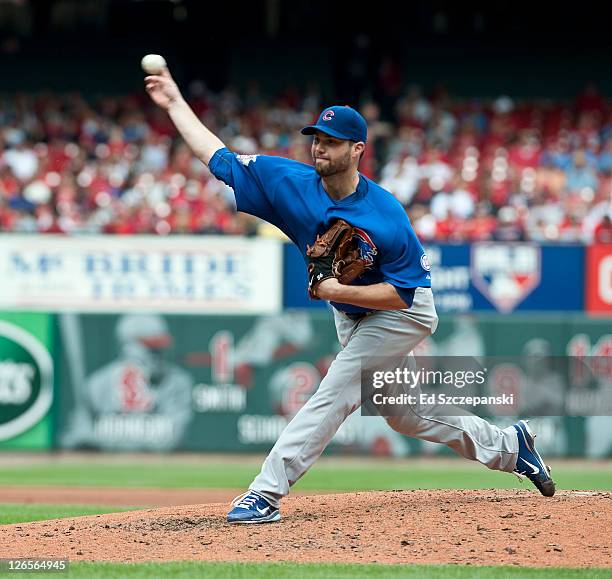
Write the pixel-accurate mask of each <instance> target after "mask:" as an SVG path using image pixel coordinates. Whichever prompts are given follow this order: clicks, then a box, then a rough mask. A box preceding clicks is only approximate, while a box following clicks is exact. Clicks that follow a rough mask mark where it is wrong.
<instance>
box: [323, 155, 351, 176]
mask: <svg viewBox="0 0 612 579" xmlns="http://www.w3.org/2000/svg"><path fill="white" fill-rule="evenodd" d="M350 166H351V155H350V153H347V154H346V155H344V156H343V157H340V158H339V159H336V160H335V161H328V162H327V163H317V162H316V161H315V171H316V172H317V173H318V174H319V175H320V176H321V177H332V176H333V175H338V174H339V173H344V172H345V171H347V170H348V169H349V167H350Z"/></svg>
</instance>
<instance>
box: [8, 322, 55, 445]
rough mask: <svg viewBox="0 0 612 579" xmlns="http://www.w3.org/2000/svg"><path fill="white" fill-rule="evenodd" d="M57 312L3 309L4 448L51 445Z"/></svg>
mask: <svg viewBox="0 0 612 579" xmlns="http://www.w3.org/2000/svg"><path fill="white" fill-rule="evenodd" d="M52 354H53V324H52V316H49V315H47V314H40V313H8V312H6V313H5V312H2V313H0V449H2V448H13V449H37V450H40V449H44V448H48V447H49V446H50V444H51V418H50V416H49V410H50V409H51V405H52V402H53V398H54V367H53V360H52Z"/></svg>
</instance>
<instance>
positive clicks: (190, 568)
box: [54, 561, 612, 579]
mask: <svg viewBox="0 0 612 579" xmlns="http://www.w3.org/2000/svg"><path fill="white" fill-rule="evenodd" d="M54 575H55V574H54ZM69 576H70V577H73V576H81V577H105V578H111V577H116V578H117V579H119V578H122V577H142V578H143V579H145V578H147V579H148V578H150V577H168V576H171V577H173V578H174V577H183V578H185V579H187V578H191V577H207V578H208V577H222V578H223V579H226V578H228V579H233V578H244V579H259V578H261V579H264V578H266V579H267V578H272V579H283V578H286V579H300V578H302V577H304V578H306V577H308V578H311V577H314V578H328V577H329V578H334V579H335V578H336V577H340V578H342V577H347V578H353V577H368V578H370V577H375V578H380V579H384V578H391V577H409V578H418V579H430V578H431V579H468V578H470V579H471V578H473V577H476V578H483V579H484V578H487V579H489V578H491V579H506V578H508V579H516V578H521V579H522V578H536V579H539V578H547V579H553V578H555V579H557V578H558V579H565V578H569V577H586V578H589V579H591V578H592V579H596V578H597V579H599V578H602V579H603V578H604V577H610V576H612V573H611V571H610V570H605V569H583V570H573V569H561V568H552V569H551V568H546V569H529V568H514V567H470V566H464V565H439V566H438V565H432V566H429V565H338V564H305V563H304V564H297V563H200V562H191V561H185V562H176V563H164V564H157V563H141V564H114V563H73V564H71V565H70V573H69Z"/></svg>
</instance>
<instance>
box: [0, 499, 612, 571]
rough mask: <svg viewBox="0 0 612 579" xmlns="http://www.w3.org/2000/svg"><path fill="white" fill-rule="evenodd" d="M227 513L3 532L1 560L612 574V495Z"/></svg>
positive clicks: (199, 509) (339, 504) (167, 511)
mask: <svg viewBox="0 0 612 579" xmlns="http://www.w3.org/2000/svg"><path fill="white" fill-rule="evenodd" d="M227 510H228V505H227V504H207V505H191V506H183V507H172V508H163V509H150V510H145V511H132V512H127V513H113V514H110V515H97V516H93V517H91V516H90V517H78V518H73V519H56V520H52V521H40V522H36V523H21V524H18V525H8V526H5V527H0V557H2V558H7V557H28V558H34V557H52V558H64V557H67V558H69V559H70V560H90V561H91V560H93V561H122V562H135V561H176V560H203V561H296V562H307V561H308V562H342V563H349V562H350V563H371V562H379V563H437V564H441V563H463V564H473V565H521V566H560V567H568V566H569V567H587V566H597V567H610V566H612V534H610V533H609V529H610V528H612V493H604V492H586V491H575V492H571V491H562V492H559V493H558V494H557V495H556V496H555V497H553V498H544V497H541V496H540V495H539V494H536V493H535V492H530V491H525V490H521V491H518V490H517V491H507V490H504V491H501V490H485V491H471V490H470V491H467V490H466V491H458V490H436V491H424V490H418V491H389V492H367V493H347V494H338V495H311V496H301V497H290V498H287V499H285V500H284V501H283V504H282V509H281V512H282V516H283V518H282V520H281V521H280V522H279V523H268V524H264V525H231V526H230V525H227V524H226V523H225V515H226V513H227Z"/></svg>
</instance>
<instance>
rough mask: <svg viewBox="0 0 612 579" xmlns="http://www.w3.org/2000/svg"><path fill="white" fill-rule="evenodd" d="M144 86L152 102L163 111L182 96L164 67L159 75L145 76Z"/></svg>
mask: <svg viewBox="0 0 612 579" xmlns="http://www.w3.org/2000/svg"><path fill="white" fill-rule="evenodd" d="M145 88H146V89H147V92H148V93H149V96H150V97H151V99H152V100H153V102H154V103H155V104H156V105H157V106H158V107H161V108H162V109H164V110H165V111H167V110H168V109H169V108H170V105H172V103H174V102H176V101H179V100H181V99H182V98H183V97H182V95H181V91H180V90H179V89H178V86H176V83H175V82H174V79H173V78H172V76H170V71H169V70H168V69H167V68H164V69H163V70H162V72H161V74H159V75H153V76H147V77H145Z"/></svg>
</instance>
